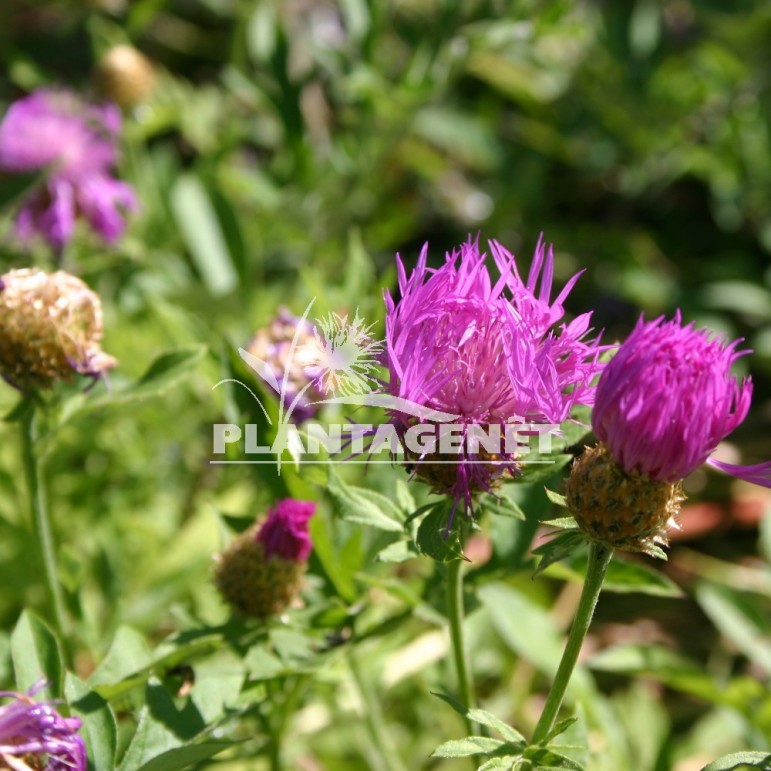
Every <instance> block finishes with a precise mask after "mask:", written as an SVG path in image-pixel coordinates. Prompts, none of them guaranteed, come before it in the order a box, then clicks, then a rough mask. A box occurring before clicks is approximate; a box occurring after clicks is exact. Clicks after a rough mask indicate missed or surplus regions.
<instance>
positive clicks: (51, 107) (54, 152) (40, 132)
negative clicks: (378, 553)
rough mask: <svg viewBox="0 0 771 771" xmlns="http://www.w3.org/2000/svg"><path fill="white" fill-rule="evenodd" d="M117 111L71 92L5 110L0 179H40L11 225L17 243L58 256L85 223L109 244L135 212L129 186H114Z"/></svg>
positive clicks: (39, 94) (38, 95) (36, 97)
mask: <svg viewBox="0 0 771 771" xmlns="http://www.w3.org/2000/svg"><path fill="white" fill-rule="evenodd" d="M120 129H121V116H120V111H119V110H118V108H117V107H115V106H114V105H103V106H95V105H89V104H85V103H84V102H82V101H81V100H80V99H79V98H78V96H76V95H75V94H74V93H71V92H69V91H51V90H43V91H36V92H35V93H33V94H31V95H30V96H27V97H25V98H23V99H20V100H19V101H17V102H15V103H14V104H13V105H11V107H10V109H9V110H8V112H7V113H6V115H5V118H4V119H3V122H2V124H0V172H6V173H10V174H27V173H32V172H38V171H39V172H43V175H44V178H43V180H42V181H41V182H40V184H39V185H37V186H36V187H35V188H34V189H33V191H32V192H31V193H30V194H29V195H28V196H27V198H26V199H25V200H24V201H23V203H22V206H21V209H20V210H19V213H18V216H17V219H16V231H17V233H18V235H19V237H20V238H21V239H22V240H24V241H28V240H30V239H31V238H33V237H34V236H35V235H40V236H42V237H43V238H44V239H46V240H47V241H48V242H49V243H50V244H51V246H53V247H54V248H55V249H57V250H61V249H63V248H64V246H65V245H66V244H67V243H68V242H69V240H70V239H71V238H72V235H73V232H74V229H75V221H76V219H77V218H78V217H82V218H84V219H85V220H86V221H87V222H88V223H89V224H90V225H91V227H92V228H93V229H94V230H95V231H96V232H97V233H98V234H99V235H100V236H101V237H102V238H103V239H104V240H105V241H107V242H109V243H112V242H114V241H115V240H116V239H117V238H118V237H119V236H120V235H121V234H122V233H123V230H124V227H125V221H124V217H123V215H124V212H125V211H128V210H132V209H134V208H135V207H136V198H135V196H134V191H133V190H132V188H131V186H130V185H128V184H127V183H125V182H121V181H120V180H117V179H114V178H113V176H112V168H113V167H114V165H115V163H116V161H117V149H116V145H117V140H118V136H119V134H120Z"/></svg>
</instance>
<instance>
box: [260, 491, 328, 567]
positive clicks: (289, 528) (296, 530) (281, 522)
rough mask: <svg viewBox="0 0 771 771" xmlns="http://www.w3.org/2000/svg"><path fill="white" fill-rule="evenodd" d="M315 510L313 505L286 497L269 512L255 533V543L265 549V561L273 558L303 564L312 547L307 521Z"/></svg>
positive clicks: (309, 502)
mask: <svg viewBox="0 0 771 771" xmlns="http://www.w3.org/2000/svg"><path fill="white" fill-rule="evenodd" d="M315 511H316V504H315V503H313V502H311V501H298V500H295V499H294V498H285V499H284V500H282V501H279V502H278V503H277V504H276V505H275V506H274V507H273V508H272V509H270V511H269V512H268V516H267V518H266V519H265V521H264V522H263V523H262V525H261V526H260V530H259V533H258V534H257V541H258V543H261V544H262V545H263V546H264V547H265V559H267V560H269V559H270V558H271V557H274V556H276V557H281V558H282V559H285V560H291V561H293V562H305V560H307V559H308V555H309V554H310V553H311V549H312V548H313V544H312V543H311V539H310V535H309V534H308V521H309V520H310V518H311V517H312V516H313V515H314V513H315Z"/></svg>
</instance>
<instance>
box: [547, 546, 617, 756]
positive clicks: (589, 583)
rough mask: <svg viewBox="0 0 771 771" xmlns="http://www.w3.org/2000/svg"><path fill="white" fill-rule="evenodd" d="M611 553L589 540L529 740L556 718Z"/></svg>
mask: <svg viewBox="0 0 771 771" xmlns="http://www.w3.org/2000/svg"><path fill="white" fill-rule="evenodd" d="M612 556H613V549H611V548H609V547H607V546H603V545H601V544H598V543H595V542H592V544H591V546H590V548H589V564H588V566H587V569H586V578H585V579H584V588H583V590H582V592H581V599H580V600H579V602H578V609H577V610H576V617H575V619H574V620H573V626H572V627H571V628H570V634H569V635H568V641H567V644H566V645H565V650H564V652H563V654H562V660H561V661H560V665H559V668H558V669H557V674H556V676H555V678H554V682H553V683H552V686H551V690H550V691H549V695H548V697H547V698H546V704H544V708H543V712H542V713H541V717H540V719H539V720H538V725H536V727H535V731H534V733H533V743H534V744H537V743H538V742H542V741H543V740H544V739H545V738H546V737H547V736H548V735H549V731H551V729H552V727H553V726H554V723H555V721H556V719H557V714H558V713H559V710H560V707H561V706H562V700H563V698H564V697H565V691H566V690H567V687H568V683H569V682H570V676H571V675H572V674H573V670H574V669H575V666H576V662H577V661H578V654H579V653H580V652H581V646H582V645H583V642H584V639H585V638H586V633H587V631H589V625H590V624H591V622H592V616H593V615H594V609H595V607H596V606H597V598H598V597H599V596H600V589H602V582H603V580H604V579H605V573H606V571H607V569H608V565H609V564H610V560H611V557H612Z"/></svg>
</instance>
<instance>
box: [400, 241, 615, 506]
mask: <svg viewBox="0 0 771 771" xmlns="http://www.w3.org/2000/svg"><path fill="white" fill-rule="evenodd" d="M490 251H491V253H492V256H493V258H494V260H495V263H496V265H497V268H498V271H499V273H500V278H499V279H498V280H497V281H496V282H495V283H493V281H492V280H491V278H490V274H489V273H488V269H487V266H486V255H485V254H483V253H481V252H480V250H479V245H478V243H477V242H473V241H469V242H468V243H466V244H463V245H462V246H461V247H460V249H458V250H456V251H453V252H452V253H450V254H447V256H446V259H445V263H444V265H442V266H441V267H440V268H438V269H431V268H429V267H428V266H427V257H428V247H427V246H426V247H424V248H423V251H422V252H421V254H420V258H419V259H418V264H417V266H416V268H415V270H414V271H413V273H412V275H411V276H409V277H408V276H407V274H406V271H405V269H404V265H403V264H402V262H401V259H399V261H398V265H397V267H398V273H399V291H400V293H401V299H400V300H399V302H398V303H396V302H394V300H393V299H392V298H391V296H390V295H389V294H386V298H385V301H386V309H387V313H386V339H387V344H388V349H387V364H388V368H389V370H390V384H389V390H390V393H391V394H392V395H393V396H395V397H399V398H401V399H405V400H408V401H410V402H412V403H413V404H417V405H420V406H421V407H425V408H430V409H434V410H438V411H441V412H443V413H449V414H451V415H453V416H456V417H455V421H456V422H461V423H463V424H464V425H465V426H470V425H472V424H476V425H483V426H490V425H494V424H495V425H500V426H501V427H503V426H504V424H506V423H507V422H508V421H509V419H511V418H518V419H524V420H526V421H529V422H542V423H560V422H562V421H564V420H566V419H567V418H568V417H569V415H570V410H571V408H572V406H573V405H574V404H591V403H592V400H593V395H594V389H593V384H592V380H593V378H594V377H595V375H597V374H598V372H599V370H600V367H601V364H600V362H599V354H600V352H601V350H602V349H601V348H600V347H599V346H598V344H597V341H596V340H591V341H589V340H586V339H585V338H586V335H587V333H588V331H589V321H590V316H591V314H589V313H586V314H583V315H581V316H579V317H578V318H576V319H575V320H574V321H572V322H570V323H569V324H561V325H560V326H559V327H557V324H558V322H559V321H560V320H561V319H562V317H563V316H564V310H563V303H564V301H565V299H566V298H567V296H568V294H569V292H570V290H571V288H572V287H573V285H574V284H575V282H576V280H577V279H578V276H577V275H576V276H573V278H572V279H570V281H568V283H567V285H566V286H565V287H564V288H563V290H562V291H561V292H560V293H559V295H558V296H557V298H556V299H555V300H553V301H552V300H551V299H550V295H551V290H552V278H553V272H554V257H553V253H552V249H551V247H549V249H548V250H547V249H546V246H545V244H544V243H543V242H542V241H539V243H538V247H537V249H536V252H535V256H534V258H533V262H532V266H531V268H530V273H529V276H528V279H527V281H526V282H525V281H523V280H522V278H521V277H520V275H519V272H518V270H517V265H516V261H515V258H514V256H513V255H512V254H510V253H509V252H508V251H506V250H505V249H504V248H503V247H502V246H501V245H500V244H498V243H497V242H495V241H491V242H490ZM392 419H393V422H394V423H395V424H396V426H397V430H402V431H404V430H406V429H408V428H409V427H410V426H411V425H413V424H414V423H415V422H416V418H415V417H413V416H408V415H405V414H404V413H401V412H394V414H393V416H392ZM417 460H419V461H425V460H426V458H423V457H421V458H418V459H417ZM428 460H429V461H431V460H432V459H431V458H428ZM436 460H437V461H438V460H440V459H438V458H437V459H436ZM444 463H446V464H448V465H447V468H445V469H442V470H439V469H438V468H437V469H433V466H432V464H431V463H429V464H425V465H426V468H424V469H423V470H421V464H419V465H418V466H417V469H418V472H417V473H418V474H419V475H421V476H423V478H424V479H426V480H427V481H428V482H429V483H430V484H432V486H433V487H434V489H435V491H436V492H441V493H450V494H452V495H453V496H454V497H455V498H456V500H458V501H460V500H463V501H464V505H465V506H466V508H467V509H470V508H471V507H472V496H473V494H474V493H477V492H480V491H486V490H489V489H490V488H491V485H492V484H494V483H495V481H496V480H497V479H500V478H501V477H502V476H503V475H504V474H506V473H513V472H515V471H516V459H515V457H514V456H513V455H511V454H507V453H501V454H499V455H496V456H495V457H489V456H488V457H483V456H482V455H480V454H479V453H473V454H468V453H467V454H461V455H457V454H456V455H455V456H454V457H453V458H449V459H446V460H445V461H444Z"/></svg>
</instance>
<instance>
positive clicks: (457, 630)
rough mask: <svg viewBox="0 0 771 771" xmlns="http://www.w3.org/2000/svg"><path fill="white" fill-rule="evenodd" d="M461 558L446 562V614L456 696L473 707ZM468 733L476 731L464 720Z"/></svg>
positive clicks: (468, 707) (471, 724)
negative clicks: (464, 618) (453, 665)
mask: <svg viewBox="0 0 771 771" xmlns="http://www.w3.org/2000/svg"><path fill="white" fill-rule="evenodd" d="M463 615H464V614H463V560H459V559H458V560H452V562H449V563H447V616H448V618H449V621H450V645H451V648H452V656H453V660H454V662H455V672H456V674H457V678H458V696H459V697H460V702H461V704H463V706H464V707H466V709H473V708H474V687H473V683H472V681H471V670H470V667H469V661H468V652H467V651H466V645H465V642H464V639H463ZM466 729H467V730H468V732H469V734H473V733H477V731H476V730H475V726H474V724H473V723H472V722H471V721H470V720H466Z"/></svg>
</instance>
